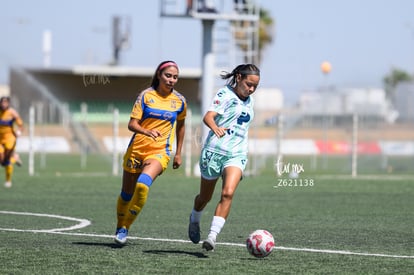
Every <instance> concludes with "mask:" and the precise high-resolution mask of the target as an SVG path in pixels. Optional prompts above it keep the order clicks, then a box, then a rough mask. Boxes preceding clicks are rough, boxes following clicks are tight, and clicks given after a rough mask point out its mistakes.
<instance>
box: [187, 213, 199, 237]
mask: <svg viewBox="0 0 414 275" xmlns="http://www.w3.org/2000/svg"><path fill="white" fill-rule="evenodd" d="M188 237H189V238H190V240H191V241H192V242H193V243H199V242H200V224H199V223H198V222H191V215H190V224H189V225H188Z"/></svg>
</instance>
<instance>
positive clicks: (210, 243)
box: [202, 237, 216, 251]
mask: <svg viewBox="0 0 414 275" xmlns="http://www.w3.org/2000/svg"><path fill="white" fill-rule="evenodd" d="M202 247H203V248H204V249H205V250H207V251H211V250H214V248H215V247H216V241H215V240H213V238H210V237H208V238H207V240H205V241H204V242H203V246H202Z"/></svg>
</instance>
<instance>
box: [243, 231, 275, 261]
mask: <svg viewBox="0 0 414 275" xmlns="http://www.w3.org/2000/svg"><path fill="white" fill-rule="evenodd" d="M274 247H275V240H274V238H273V236H272V234H270V232H269V231H267V230H263V229H258V230H255V231H253V232H252V233H250V235H249V237H247V239H246V248H247V251H249V253H250V255H253V256H255V257H256V258H264V257H266V256H269V254H270V253H272V251H273V248H274Z"/></svg>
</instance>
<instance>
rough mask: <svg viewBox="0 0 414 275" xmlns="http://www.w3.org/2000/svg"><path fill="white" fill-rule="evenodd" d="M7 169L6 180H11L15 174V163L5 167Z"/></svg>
mask: <svg viewBox="0 0 414 275" xmlns="http://www.w3.org/2000/svg"><path fill="white" fill-rule="evenodd" d="M5 170H6V181H11V179H12V175H13V165H11V164H9V165H6V167H5Z"/></svg>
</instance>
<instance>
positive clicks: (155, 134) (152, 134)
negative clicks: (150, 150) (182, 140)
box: [147, 129, 161, 140]
mask: <svg viewBox="0 0 414 275" xmlns="http://www.w3.org/2000/svg"><path fill="white" fill-rule="evenodd" d="M147 136H149V137H152V138H153V139H155V140H156V139H157V137H160V136H161V132H160V131H158V130H156V129H153V130H148V133H147Z"/></svg>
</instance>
